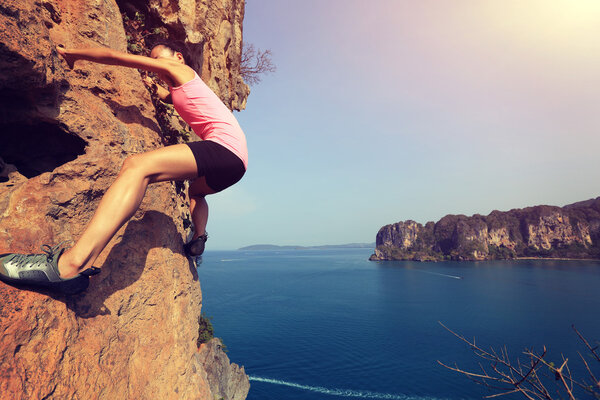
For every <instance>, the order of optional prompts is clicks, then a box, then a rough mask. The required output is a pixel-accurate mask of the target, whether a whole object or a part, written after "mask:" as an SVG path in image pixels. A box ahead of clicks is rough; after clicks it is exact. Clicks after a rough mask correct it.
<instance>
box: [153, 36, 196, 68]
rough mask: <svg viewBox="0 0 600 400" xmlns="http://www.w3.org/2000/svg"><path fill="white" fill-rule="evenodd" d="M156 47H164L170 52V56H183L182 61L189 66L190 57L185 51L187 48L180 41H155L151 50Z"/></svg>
mask: <svg viewBox="0 0 600 400" xmlns="http://www.w3.org/2000/svg"><path fill="white" fill-rule="evenodd" d="M156 46H163V47H166V48H167V49H169V50H171V54H173V55H174V54H175V53H181V55H182V56H183V60H184V61H185V63H186V64H187V65H190V63H191V61H192V58H191V56H190V52H189V51H188V49H187V46H186V45H185V43H183V42H181V41H178V40H166V39H162V40H157V41H155V42H153V43H152V48H155V47H156Z"/></svg>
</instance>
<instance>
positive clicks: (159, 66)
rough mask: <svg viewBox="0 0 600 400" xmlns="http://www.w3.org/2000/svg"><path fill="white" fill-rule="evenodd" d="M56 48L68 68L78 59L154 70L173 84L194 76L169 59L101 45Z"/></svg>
mask: <svg viewBox="0 0 600 400" xmlns="http://www.w3.org/2000/svg"><path fill="white" fill-rule="evenodd" d="M56 50H57V51H58V53H59V54H60V55H61V56H62V57H63V58H64V59H65V61H66V62H67V64H69V68H73V65H74V64H75V61H78V60H86V61H92V62H96V63H100V64H107V65H119V66H122V67H128V68H138V69H143V70H145V71H151V72H156V73H157V74H159V75H162V76H163V77H167V78H170V80H171V82H167V83H169V84H172V85H173V86H179V85H183V84H184V83H186V82H187V81H189V80H191V79H193V77H194V72H193V70H192V69H191V68H190V67H188V66H187V65H185V64H179V63H177V62H175V61H171V60H165V59H155V58H151V57H145V56H139V55H136V54H129V53H123V52H121V51H117V50H113V49H108V48H101V47H100V48H89V49H65V48H64V47H57V48H56Z"/></svg>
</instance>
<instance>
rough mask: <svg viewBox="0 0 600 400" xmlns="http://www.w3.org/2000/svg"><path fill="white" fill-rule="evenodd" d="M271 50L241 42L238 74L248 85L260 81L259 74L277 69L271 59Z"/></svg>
mask: <svg viewBox="0 0 600 400" xmlns="http://www.w3.org/2000/svg"><path fill="white" fill-rule="evenodd" d="M271 57H272V54H271V50H264V51H261V50H260V49H258V50H256V49H255V48H254V45H253V44H252V43H245V42H244V43H242V58H241V62H240V74H241V75H242V78H244V81H245V82H246V83H247V84H249V85H250V86H252V85H256V84H258V83H260V81H261V80H262V77H261V75H264V74H267V73H272V72H275V71H276V70H277V67H275V64H273V60H272V59H271Z"/></svg>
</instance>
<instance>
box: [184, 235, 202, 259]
mask: <svg viewBox="0 0 600 400" xmlns="http://www.w3.org/2000/svg"><path fill="white" fill-rule="evenodd" d="M207 239H208V235H207V234H206V233H205V234H204V235H200V236H198V237H197V238H196V239H194V240H192V241H191V242H189V243H187V244H185V245H184V246H183V249H184V250H185V254H186V255H187V256H188V257H197V256H201V255H202V253H204V244H205V243H206V240H207Z"/></svg>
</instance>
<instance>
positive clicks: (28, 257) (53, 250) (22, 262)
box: [10, 242, 64, 269]
mask: <svg viewBox="0 0 600 400" xmlns="http://www.w3.org/2000/svg"><path fill="white" fill-rule="evenodd" d="M63 243H64V242H61V243H59V244H57V245H56V246H50V245H47V244H43V245H41V246H40V248H41V249H42V251H43V252H44V253H45V254H14V255H13V257H12V258H11V259H10V261H13V262H14V263H15V265H16V267H17V269H21V268H24V267H26V266H30V265H37V264H39V263H42V262H49V261H50V260H52V257H54V255H55V254H57V253H58V252H59V251H60V248H61V245H62V244H63Z"/></svg>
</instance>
